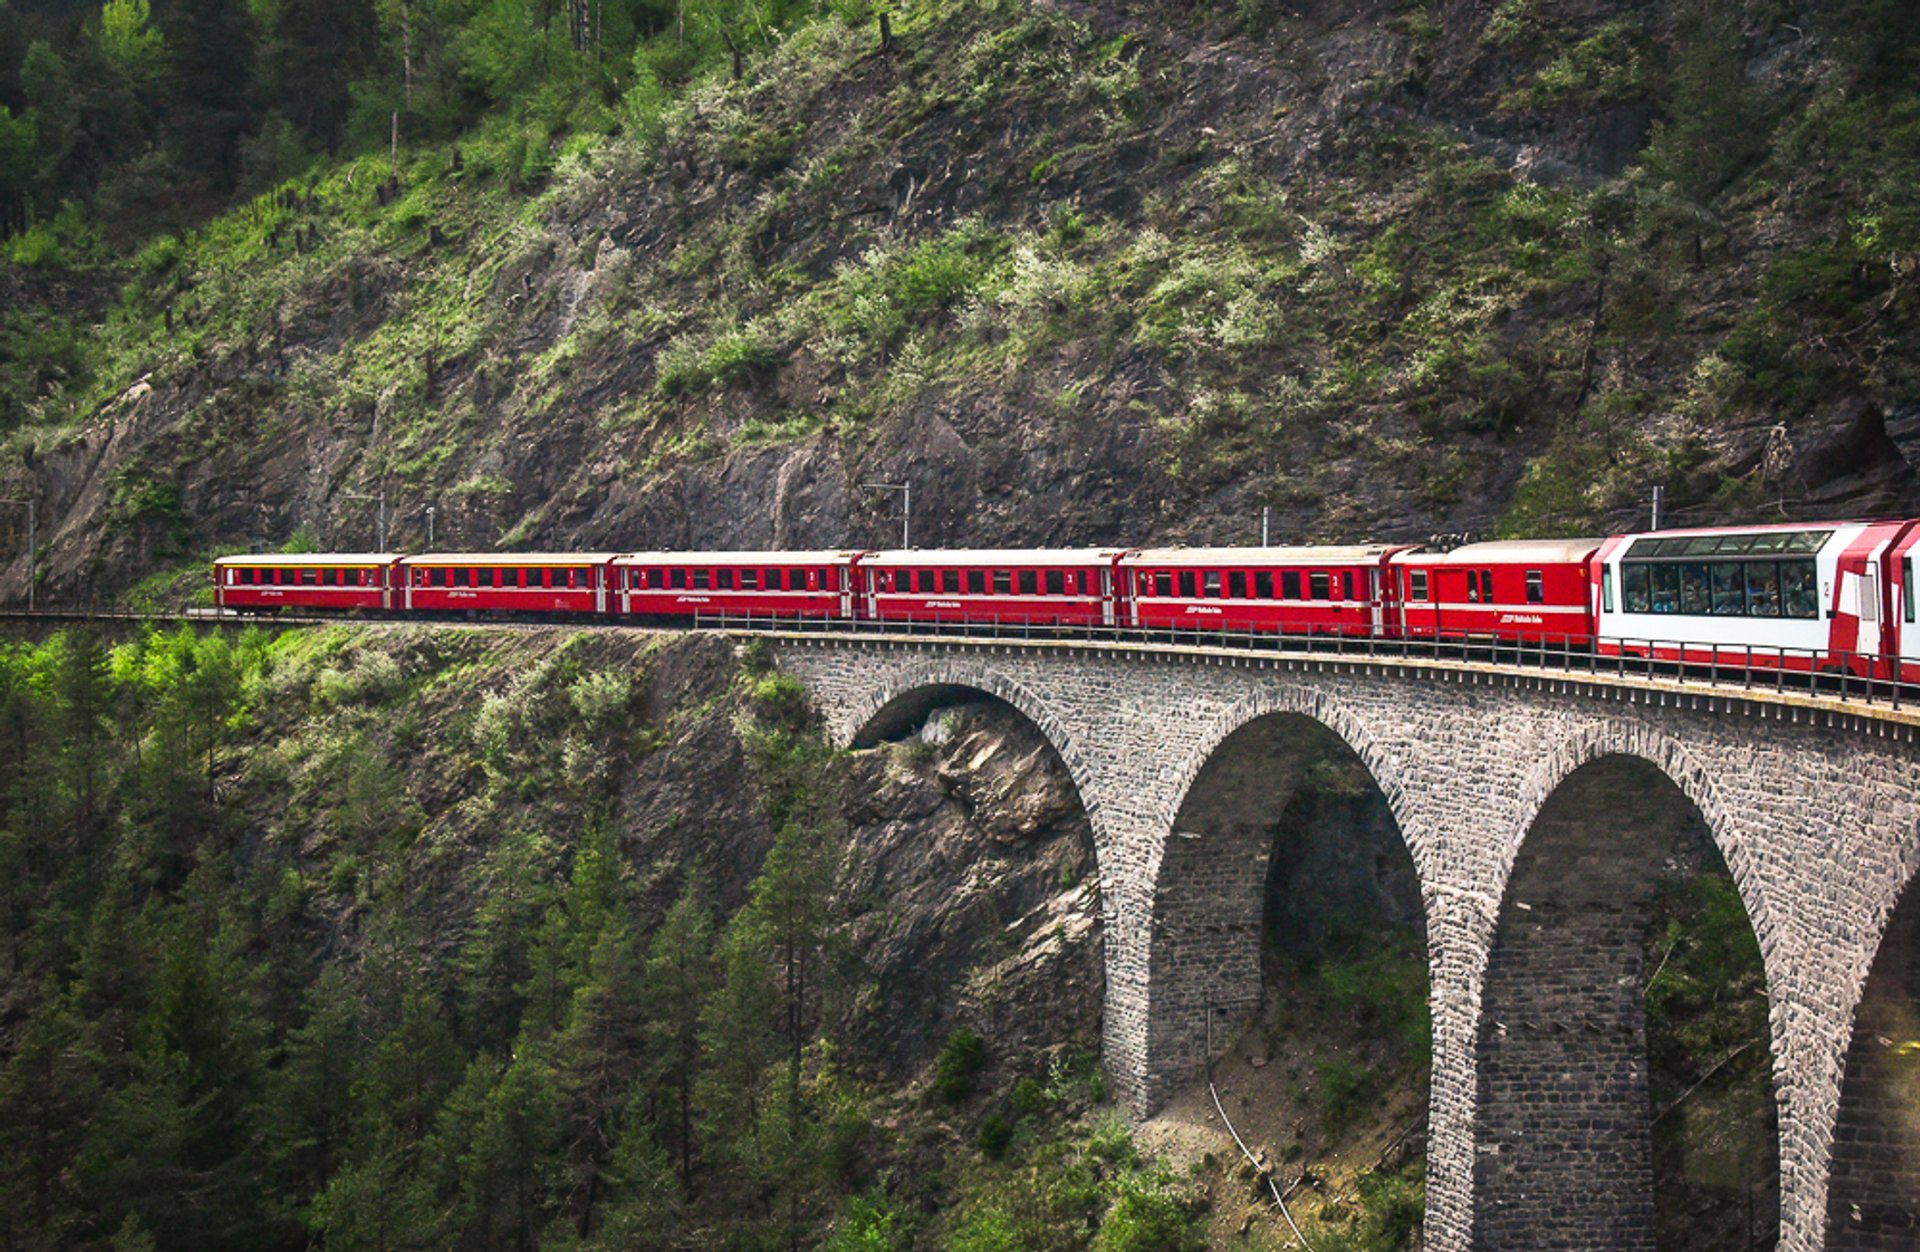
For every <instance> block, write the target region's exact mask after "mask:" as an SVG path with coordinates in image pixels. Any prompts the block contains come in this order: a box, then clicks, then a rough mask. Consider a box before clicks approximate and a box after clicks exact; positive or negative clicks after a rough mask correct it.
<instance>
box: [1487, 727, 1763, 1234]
mask: <svg viewBox="0 0 1920 1252" xmlns="http://www.w3.org/2000/svg"><path fill="white" fill-rule="evenodd" d="M1517 799H1518V805H1517V808H1518V813H1519V820H1518V822H1517V824H1516V826H1515V827H1514V828H1513V829H1512V830H1511V831H1510V832H1508V837H1507V838H1506V840H1505V841H1504V842H1503V843H1502V844H1501V845H1500V847H1499V849H1498V857H1499V862H1498V864H1497V865H1496V866H1495V867H1493V868H1494V869H1495V870H1496V872H1497V875H1498V878H1497V881H1498V882H1499V884H1500V887H1499V894H1498V897H1497V898H1498V899H1499V901H1500V903H1499V906H1498V912H1497V913H1496V914H1495V915H1494V916H1492V917H1488V918H1485V921H1486V923H1487V925H1488V927H1489V931H1488V935H1487V938H1488V942H1487V943H1486V944H1484V945H1483V946H1481V947H1480V948H1479V953H1480V959H1481V961H1482V962H1483V963H1482V965H1481V967H1480V970H1479V972H1478V977H1477V983H1478V990H1479V995H1478V996H1477V997H1476V998H1475V999H1476V1004H1477V1008H1478V1013H1477V1018H1478V1020H1477V1021H1476V1022H1475V1023H1474V1039H1475V1062H1476V1063H1475V1067H1474V1068H1475V1086H1476V1097H1475V1101H1474V1104H1475V1123H1474V1135H1473V1140H1474V1151H1473V1173H1474V1181H1473V1189H1474V1202H1473V1233H1472V1236H1471V1246H1472V1247H1473V1248H1475V1249H1476V1250H1482V1249H1484V1250H1486V1252H1494V1250H1496V1249H1500V1250H1505V1249H1514V1250H1518V1249H1527V1250H1529V1252H1533V1250H1535V1249H1561V1248H1565V1249H1582V1250H1583V1252H1652V1250H1653V1249H1654V1248H1655V1247H1656V1240H1657V1234H1656V1231H1657V1222H1656V1206H1655V1193H1654V1187H1655V1169H1654V1152H1653V1133H1652V1110H1651V1105H1650V1086H1649V1083H1650V1066H1649V1053H1648V1031H1647V1018H1646V981H1645V976H1646V974H1647V973H1648V971H1647V970H1646V968H1645V961H1644V959H1643V952H1644V945H1645V943H1646V939H1647V933H1648V924H1649V919H1650V917H1651V915H1652V914H1651V910H1652V907H1653V902H1654V898H1655V895H1656V893H1657V891H1658V888H1659V886H1660V881H1661V875H1662V874H1663V872H1665V867H1666V866H1667V865H1668V864H1669V862H1670V860H1671V858H1672V857H1673V856H1674V855H1675V853H1676V852H1677V851H1682V850H1684V849H1685V848H1686V847H1688V846H1690V845H1691V846H1699V847H1702V848H1704V847H1708V846H1710V847H1711V848H1712V849H1713V851H1714V853H1717V855H1718V857H1719V859H1720V861H1721V862H1722V863H1723V864H1724V865H1725V866H1726V867H1727V870H1728V873H1729V875H1730V876H1731V877H1732V879H1733V881H1734V885H1735V891H1736V892H1737V894H1738V896H1739V899H1740V902H1741V907H1742V908H1744V910H1745V914H1746V922H1747V925H1748V926H1749V927H1750V928H1751V930H1752V932H1753V935H1754V937H1755V939H1756V940H1757V941H1758V942H1759V944H1760V945H1761V950H1762V952H1769V951H1771V950H1772V945H1771V944H1770V942H1769V939H1770V936H1771V935H1772V933H1773V927H1772V925H1771V921H1770V915H1769V913H1768V910H1767V906H1766V900H1765V897H1764V893H1763V892H1762V890H1761V888H1760V876H1759V874H1758V872H1757V867H1756V866H1755V865H1754V864H1753V863H1752V857H1751V855H1750V853H1749V850H1748V849H1747V847H1746V845H1745V844H1744V842H1743V841H1742V840H1741V839H1740V838H1739V836H1738V826H1737V824H1736V823H1735V822H1734V821H1733V820H1732V817H1731V814H1730V811H1729V809H1728V807H1727V806H1726V805H1725V803H1724V802H1723V799H1722V797H1721V796H1720V794H1719V792H1718V789H1717V788H1716V786H1715V784H1714V780H1713V778H1712V776H1711V774H1710V773H1709V772H1708V771H1707V770H1706V769H1705V768H1704V767H1703V766H1702V765H1701V764H1700V763H1699V762H1698V761H1697V760H1696V759H1694V758H1693V757H1692V755H1691V754H1690V753H1689V752H1688V751H1687V749H1686V748H1685V747H1684V746H1683V745H1682V744H1680V743H1679V742H1678V741H1677V740H1675V739H1673V738H1672V737H1671V736H1668V735H1665V734H1662V733H1660V732H1658V731H1656V730H1654V729H1652V728H1650V727H1647V726H1645V725H1643V724H1639V723H1634V722H1622V721H1606V722H1601V723H1598V724H1595V725H1591V726H1589V727H1587V728H1585V729H1584V730H1582V731H1580V732H1579V733H1577V734H1575V735H1574V736H1572V737H1570V738H1569V739H1567V740H1565V741H1563V742H1562V743H1560V744H1559V745H1557V746H1556V747H1555V748H1554V749H1553V750H1552V751H1550V752H1549V753H1548V754H1547V755H1546V756H1545V757H1543V758H1542V759H1541V760H1540V761H1539V762H1538V763H1537V764H1536V765H1535V766H1534V767H1533V768H1532V769H1531V770H1530V771H1529V772H1528V774H1527V776H1526V778H1525V780H1524V782H1523V783H1522V786H1521V789H1520V793H1519V795H1518V797H1517ZM1700 856H1701V858H1703V860H1705V861H1708V862H1710V861H1711V856H1710V855H1709V854H1707V853H1705V852H1704V851H1703V852H1701V853H1700ZM1767 973H1768V974H1771V973H1772V971H1767ZM1768 985H1769V986H1770V987H1771V986H1775V985H1777V984H1776V983H1774V982H1771V981H1770V982H1769V984H1768ZM1780 1028H1781V1016H1780V1014H1779V1013H1777V1012H1774V1013H1772V1014H1770V1015H1769V1024H1768V1025H1767V1026H1766V1027H1765V1028H1763V1030H1762V1034H1763V1036H1764V1037H1766V1038H1767V1040H1768V1042H1769V1044H1770V1045H1771V1053H1772V1055H1773V1056H1775V1057H1778V1056H1779V1054H1780V1052H1779V1041H1778V1039H1777V1038H1775V1036H1776V1035H1777V1034H1778V1032H1779V1030H1780ZM1777 1081H1778V1080H1777V1077H1776V1078H1775V1084H1776V1085H1777ZM1769 1094H1770V1095H1771V1094H1772V1093H1771V1089H1770V1091H1769ZM1771 1115H1772V1114H1771V1113H1769V1116H1771ZM1777 1176H1778V1172H1777V1164H1776V1166H1770V1167H1769V1172H1768V1178H1769V1180H1770V1181H1773V1180H1777Z"/></svg>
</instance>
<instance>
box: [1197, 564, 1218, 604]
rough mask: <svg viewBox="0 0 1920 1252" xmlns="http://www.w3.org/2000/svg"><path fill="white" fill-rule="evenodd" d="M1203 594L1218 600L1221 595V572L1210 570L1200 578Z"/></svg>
mask: <svg viewBox="0 0 1920 1252" xmlns="http://www.w3.org/2000/svg"><path fill="white" fill-rule="evenodd" d="M1200 590H1201V594H1203V595H1207V596H1212V597H1215V598H1218V597H1219V595H1220V571H1219V570H1217V569H1210V570H1208V571H1207V572H1206V573H1204V574H1202V575H1201V576H1200Z"/></svg>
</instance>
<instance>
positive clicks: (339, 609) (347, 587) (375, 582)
mask: <svg viewBox="0 0 1920 1252" xmlns="http://www.w3.org/2000/svg"><path fill="white" fill-rule="evenodd" d="M399 559H400V558H399V557H397V556H395V555H393V554H391V553H378V552H342V553H299V554H289V553H278V554H266V555H260V556H229V557H221V558H220V559H219V560H217V561H215V562H214V563H213V580H214V603H215V604H217V605H219V606H220V607H221V608H226V609H233V610H234V611H236V612H256V613H257V612H278V611H280V610H283V609H299V610H303V611H307V612H328V613H345V612H355V613H369V612H380V611H382V610H384V609H387V608H389V607H390V606H391V604H392V597H391V584H392V576H393V566H394V563H395V562H396V561H397V560H399Z"/></svg>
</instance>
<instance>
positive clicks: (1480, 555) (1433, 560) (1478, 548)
mask: <svg viewBox="0 0 1920 1252" xmlns="http://www.w3.org/2000/svg"><path fill="white" fill-rule="evenodd" d="M1605 542H1606V540H1604V539H1495V540H1489V541H1488V542H1486V543H1468V544H1462V545H1461V546H1460V547H1458V548H1455V549H1454V550H1453V551H1451V552H1407V553H1402V554H1401V555H1400V556H1399V557H1397V558H1396V559H1397V560H1399V561H1402V562H1405V563H1408V564H1417V565H1485V564H1487V563H1488V562H1492V563H1494V564H1496V565H1500V564H1513V563H1520V562H1527V561H1537V562H1540V563H1542V564H1548V563H1566V564H1572V563H1574V562H1578V561H1584V560H1586V559H1587V558H1588V557H1590V556H1592V555H1593V554H1594V553H1595V552H1598V551H1599V550H1600V545H1601V544H1603V543H1605Z"/></svg>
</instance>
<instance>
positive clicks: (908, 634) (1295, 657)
mask: <svg viewBox="0 0 1920 1252" xmlns="http://www.w3.org/2000/svg"><path fill="white" fill-rule="evenodd" d="M8 623H11V624H14V625H17V626H23V627H24V626H33V625H45V626H62V625H109V626H121V627H138V626H152V627H169V626H180V625H191V626H202V627H229V628H247V627H266V628H274V627H282V626H339V625H361V626H406V625H431V626H438V627H444V628H450V629H456V630H483V631H510V632H516V633H532V632H540V631H550V630H555V629H574V630H581V629H590V630H617V631H629V632H641V633H647V634H662V633H674V634H687V633H692V632H709V633H714V634H724V635H732V636H744V635H769V636H778V637H782V638H787V639H791V640H825V639H829V638H839V639H843V640H846V641H848V642H870V643H881V644H889V643H891V644H909V645H911V644H926V645H937V644H947V645H968V644H973V645H980V644H989V645H1002V646H1023V647H1038V648H1046V647H1055V648H1058V647H1081V648H1088V647H1090V648H1097V649H1102V650H1110V651H1119V652H1130V653H1135V654H1138V653H1142V652H1145V653H1158V654H1164V655H1168V656H1175V657H1187V658H1191V659H1196V660H1201V661H1203V662H1216V663H1227V664H1238V663H1242V662H1244V661H1249V660H1261V661H1266V662H1274V663H1281V664H1285V665H1288V666H1289V667H1291V666H1295V665H1309V664H1314V663H1344V664H1365V665H1383V666H1394V667H1400V668H1408V669H1418V670H1426V671H1432V670H1443V671H1448V672H1452V673H1455V674H1458V675H1460V676H1462V677H1465V676H1467V675H1473V676H1475V677H1476V680H1477V678H1478V676H1483V675H1484V676H1496V677H1497V676H1500V675H1510V676H1527V677H1532V678H1546V679H1553V678H1561V679H1566V680H1569V681H1580V682H1585V683H1590V684H1597V685H1601V686H1604V687H1607V688H1609V689H1613V690H1615V691H1619V690H1620V689H1623V688H1625V689H1640V690H1644V691H1646V692H1648V693H1649V694H1650V695H1651V694H1658V695H1659V696H1661V697H1662V698H1664V697H1666V696H1667V695H1670V694H1671V695H1675V696H1679V697H1683V698H1684V697H1692V698H1694V699H1698V698H1701V697H1725V698H1739V699H1746V700H1757V701H1761V702H1764V703H1767V704H1771V705H1776V706H1779V707H1781V708H1782V709H1788V708H1791V709H1795V710H1800V709H1805V710H1809V711H1820V710H1825V711H1827V712H1830V713H1847V714H1853V715H1866V716H1869V717H1873V718H1876V719H1879V720H1881V721H1884V722H1887V723H1894V724H1903V725H1905V726H1906V727H1908V728H1909V731H1908V733H1913V732H1914V730H1915V729H1920V684H1915V683H1899V682H1891V681H1889V680H1886V679H1868V678H1861V677H1859V676H1857V675H1850V674H1846V673H1844V672H1843V673H1840V674H1813V673H1809V672H1801V671H1792V670H1788V669H1786V668H1784V667H1782V668H1771V667H1762V668H1750V667H1746V666H1739V667H1735V666H1733V665H1731V664H1713V665H1700V664H1691V663H1690V664H1685V665H1682V664H1679V663H1677V662H1673V661H1662V660H1655V659H1653V652H1654V648H1655V644H1654V643H1653V642H1651V641H1649V642H1648V643H1647V653H1648V655H1646V656H1626V655H1619V656H1603V655H1600V654H1599V653H1596V652H1594V651H1592V650H1591V649H1580V648H1573V647H1555V646H1553V645H1551V644H1529V643H1513V642H1496V641H1487V642H1460V641H1453V640H1433V639H1377V638H1372V637H1368V636H1347V635H1320V636H1305V635H1274V634H1271V633H1256V632H1237V631H1222V630H1192V631H1137V630H1126V629H1120V628H1116V627H1085V626H1080V627H1057V626H1049V625H1039V624H1035V623H1031V622H1008V621H988V622H938V623H924V624H923V623H910V622H897V621H896V622H888V623H887V629H885V630H875V629H873V627H872V624H871V623H869V622H860V621H855V622H847V621H838V620H823V619H812V618H769V617H742V616H737V615H723V614H698V615H696V616H695V617H694V618H693V619H692V620H691V621H688V620H686V619H670V618H667V619H658V620H619V621H610V620H608V619H606V618H604V617H595V616H591V615H581V616H576V617H551V618H537V619H536V618H528V619H519V620H515V619H511V618H501V617H491V616H489V617H480V616H477V615H475V616H469V615H467V614H464V613H446V614H424V613H410V614H408V615H407V616H406V617H404V618H390V617H378V616H359V615H352V614H338V615H333V614H314V613H300V614H294V613H276V614H272V615H252V614H243V613H237V612H234V611H232V610H229V609H214V608H189V609H181V610H173V611H167V612H136V611H132V610H126V609H83V608H42V609H31V610H29V609H20V608H0V625H5V624H8ZM1796 715H1797V714H1796Z"/></svg>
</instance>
